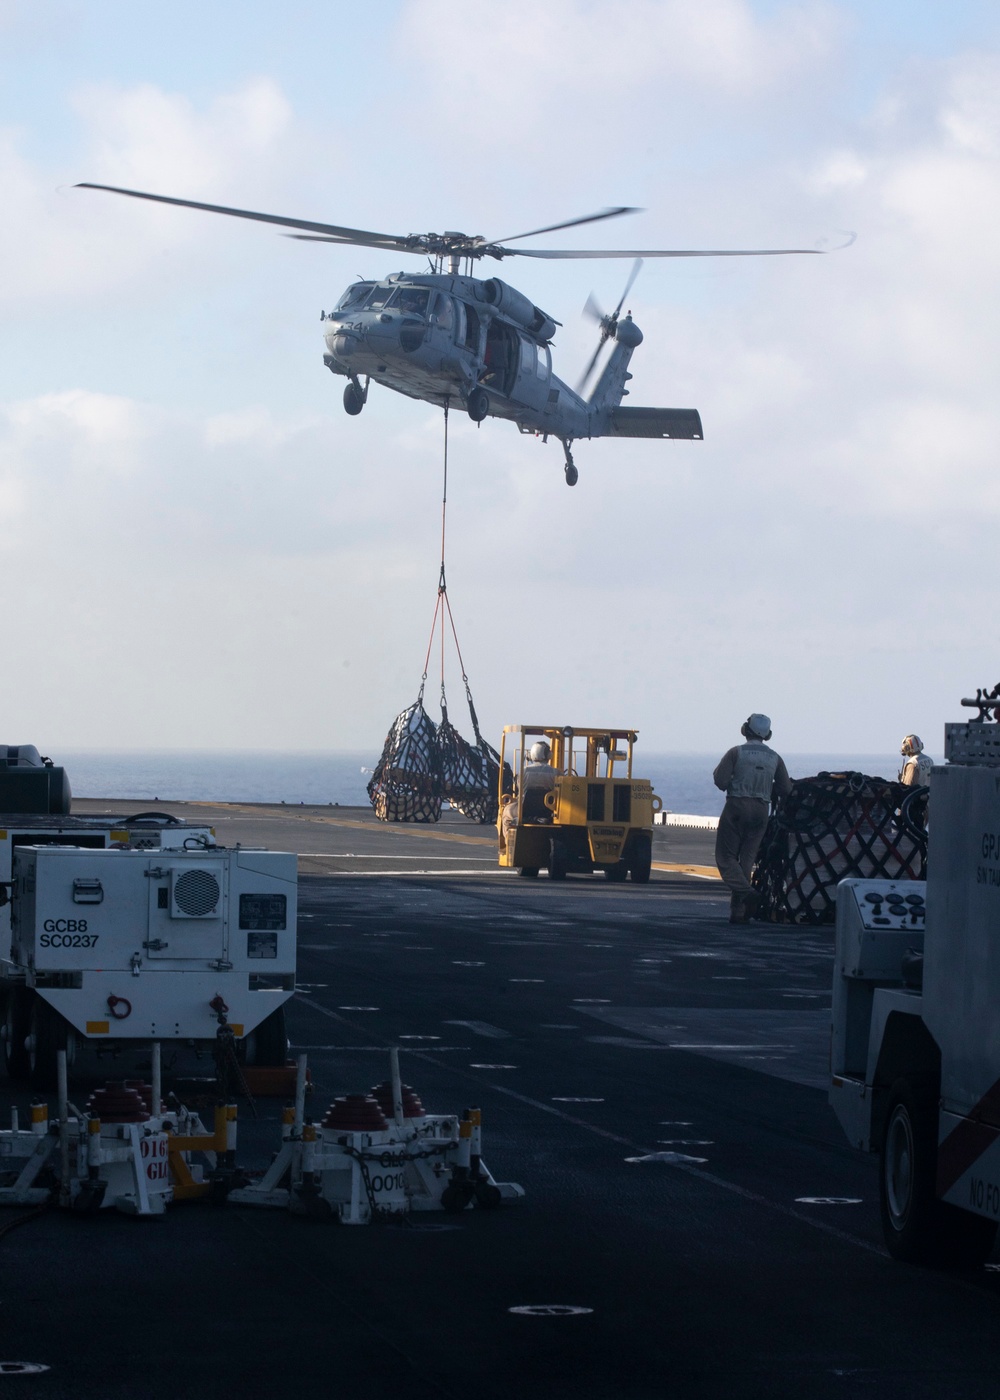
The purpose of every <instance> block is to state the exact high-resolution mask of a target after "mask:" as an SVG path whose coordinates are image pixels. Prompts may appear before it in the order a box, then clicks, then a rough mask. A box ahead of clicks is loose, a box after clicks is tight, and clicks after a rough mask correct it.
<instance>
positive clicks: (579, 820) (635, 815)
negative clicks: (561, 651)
mask: <svg viewBox="0 0 1000 1400" xmlns="http://www.w3.org/2000/svg"><path fill="white" fill-rule="evenodd" d="M636 738H637V735H636V731H635V730H634V729H574V728H572V727H570V726H566V727H565V728H559V727H556V726H554V725H538V724H509V725H507V726H506V727H505V728H504V731H503V738H502V739H501V743H500V793H499V815H498V818H497V833H498V838H499V842H500V864H501V866H503V867H504V868H506V869H511V868H514V869H516V870H517V871H518V873H519V874H520V875H525V876H528V877H532V876H536V875H537V874H538V872H539V870H541V869H542V868H543V867H544V868H545V869H547V870H548V873H549V879H550V880H564V879H565V878H566V876H567V875H571V874H588V875H589V874H591V873H593V872H594V871H595V870H603V872H604V875H605V878H606V879H608V880H612V881H618V880H625V879H626V878H628V877H631V878H632V880H633V881H634V882H635V883H636V884H645V883H646V882H647V881H648V880H649V876H650V871H651V869H652V863H653V813H654V812H658V811H659V810H660V808H661V806H662V805H663V804H662V803H661V801H660V799H659V798H658V797H657V796H656V794H655V793H654V792H653V788H652V785H651V783H650V782H649V780H648V779H646V778H636V777H633V774H632V759H633V751H634V748H635V743H636ZM538 740H544V741H545V742H546V743H547V744H548V745H549V748H550V750H551V758H550V763H551V766H552V768H553V769H554V770H555V778H554V781H553V785H552V788H551V790H550V791H548V792H542V791H539V790H538V789H535V788H531V787H529V788H528V789H527V791H525V790H524V768H525V763H526V761H527V755H528V751H529V749H530V748H531V745H532V743H533V742H535V741H538ZM512 777H513V778H514V786H513V790H512V787H511V778H512ZM522 793H523V797H521V798H519V797H518V794H522ZM512 803H513V804H516V807H514V806H511V804H512ZM508 808H510V813H508V815H507V819H506V821H505V820H504V813H505V811H506V809H508ZM515 812H516V816H514V817H513V818H512V815H511V814H512V813H515Z"/></svg>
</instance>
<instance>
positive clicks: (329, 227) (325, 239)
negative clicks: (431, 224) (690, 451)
mask: <svg viewBox="0 0 1000 1400" xmlns="http://www.w3.org/2000/svg"><path fill="white" fill-rule="evenodd" d="M77 188H78V189H89V190H104V191H106V192H108V193H110V194H120V195H127V196H128V197H129V198H132V199H148V200H153V201H155V202H156V203H159V204H176V205H180V206H182V207H183V208H186V209H200V210H203V211H204V212H206V213H210V214H226V215H229V216H231V217H233V218H237V219H254V220H257V221H258V222H261V223H269V224H277V225H278V226H280V227H283V228H293V229H302V230H305V232H302V233H293V234H287V235H286V237H290V238H298V239H302V240H304V241H306V242H318V243H332V244H335V245H338V246H341V247H351V246H355V247H357V246H360V247H365V248H376V249H380V250H382V251H383V252H389V251H392V252H401V253H410V254H416V255H418V256H421V257H425V258H426V259H427V260H428V263H429V268H430V270H429V272H427V273H417V274H412V273H408V272H396V273H393V274H391V275H390V276H388V277H382V278H373V279H371V280H366V279H360V280H358V281H357V282H354V283H352V284H351V286H349V287H348V288H347V290H346V291H345V292H344V294H343V296H342V297H341V298H340V300H339V301H338V302H337V304H336V306H335V307H334V308H333V310H332V311H321V312H320V320H321V321H322V323H323V328H324V340H325V344H326V353H325V354H324V356H323V363H324V364H325V365H326V367H327V368H328V369H329V370H331V371H332V373H333V374H336V375H342V376H343V377H345V378H346V379H347V381H348V382H347V385H346V386H345V388H344V409H345V410H346V412H347V413H349V414H351V415H352V416H353V415H357V414H359V413H360V412H361V411H362V409H363V408H364V406H365V404H366V403H367V401H368V390H369V387H370V385H371V384H372V383H376V384H382V385H384V386H385V387H386V388H389V389H395V390H396V391H397V392H398V393H400V394H406V395H408V396H409V397H410V398H413V399H419V400H422V401H424V402H426V403H433V404H437V405H438V406H440V407H444V408H447V407H448V406H449V405H450V404H451V403H453V402H457V403H459V404H461V405H462V406H463V407H464V408H465V410H466V412H467V413H468V415H469V417H470V418H471V419H472V421H473V422H474V423H481V422H482V421H483V420H484V419H485V418H487V417H494V418H505V419H508V420H510V421H511V422H513V423H515V424H516V425H517V428H518V430H519V431H520V432H522V433H528V434H532V435H534V436H538V437H541V438H542V440H543V442H546V441H548V439H549V438H550V437H554V438H555V439H557V441H559V442H560V443H561V444H562V447H563V452H564V454H565V467H564V470H565V476H566V482H567V484H568V485H569V486H575V485H576V482H577V480H578V478H579V472H578V469H577V467H576V464H575V462H574V460H573V453H572V450H571V449H572V445H573V443H574V442H575V441H578V440H580V439H584V438H595V437H625V438H681V439H688V440H692V439H694V440H699V441H700V440H701V438H702V437H703V433H702V426H701V416H700V414H699V413H698V410H697V409H694V408H642V407H624V406H623V405H622V399H623V398H626V397H627V396H628V392H629V391H628V388H627V387H626V386H627V384H628V381H629V380H630V379H631V378H632V376H631V374H630V373H629V368H628V366H629V362H630V360H631V358H632V356H633V354H634V353H635V351H636V350H637V349H638V347H639V345H641V343H642V339H643V336H642V332H641V331H640V329H639V327H638V326H637V325H636V324H635V322H634V321H633V320H632V313H631V312H626V314H625V316H624V317H623V316H622V315H621V311H622V307H623V306H624V304H625V299H626V297H627V296H628V294H629V291H630V290H631V288H632V285H633V283H634V281H635V278H636V276H637V275H638V273H639V270H640V268H641V266H642V262H643V259H645V258H717V257H723V258H730V257H779V256H785V255H796V254H816V253H824V252H827V251H832V250H829V249H825V248H752V249H749V248H723V249H718V248H717V249H664V248H657V249H651V250H650V249H647V250H643V251H636V250H631V251H628V250H624V249H590V250H581V249H575V248H574V249H548V248H511V247H509V246H507V245H508V244H510V243H516V242H518V241H519V240H520V239H522V238H535V237H540V236H541V235H542V234H546V233H554V232H556V231H557V230H559V229H566V228H574V227H577V226H578V225H581V224H589V223H598V222H601V221H602V220H605V219H613V218H618V217H619V216H620V215H623V214H634V213H639V212H640V211H639V210H637V209H634V208H632V207H630V206H627V205H620V206H616V207H614V208H608V209H602V210H599V211H598V212H597V213H596V214H587V215H584V216H583V217H581V218H576V219H568V220H565V221H564V222H562V223H558V224H548V225H546V227H544V228H538V229H532V230H531V231H530V232H528V233H519V234H514V235H513V236H512V237H510V238H503V239H495V240H494V239H487V238H484V237H482V236H480V235H476V236H470V235H468V234H464V233H456V232H448V233H441V234H437V233H424V234H405V235H398V234H387V233H375V232H371V231H369V230H365V229H356V228H347V227H343V226H341V225H338V224H326V223H316V222H313V221H310V220H306V219H293V218H286V217H284V216H283V215H278V214H263V213H259V212H257V211H254V210H250V209H232V208H229V207H227V206H225V205H221V204H204V203H201V202H199V201H197V200H193V199H177V198H174V197H173V196H170V195H160V194H150V193H147V192H145V191H142V190H128V189H122V188H120V187H119V186H117V185H98V184H92V183H89V182H86V181H85V182H82V183H81V184H79V185H78V186H77ZM849 241H851V242H853V236H850V239H849ZM841 246H847V245H846V244H845V245H841ZM508 257H525V258H544V259H562V258H632V259H633V264H632V270H631V272H630V274H629V277H628V281H627V283H626V286H625V290H624V292H623V293H622V295H621V298H620V299H619V302H618V305H617V306H616V307H615V309H614V311H612V312H611V313H610V314H605V313H604V312H602V311H601V309H600V307H599V306H598V305H597V303H596V301H595V300H594V298H593V296H591V297H589V298H588V300H587V304H586V307H585V311H586V313H587V314H589V315H590V316H591V317H592V318H593V319H594V320H596V321H597V323H598V325H599V327H600V335H599V339H598V344H597V349H596V350H595V352H594V355H593V357H592V358H591V360H590V363H589V365H588V366H587V369H586V371H585V373H584V375H583V377H582V379H581V380H580V381H579V382H578V384H577V386H576V388H571V387H570V386H569V385H568V384H566V383H564V382H563V381H562V380H561V379H559V378H557V377H556V375H555V374H553V372H552V339H553V337H554V335H555V333H556V328H557V326H559V325H560V324H561V323H560V322H558V321H556V320H555V319H554V318H553V317H552V316H550V315H549V314H548V312H546V311H543V310H542V309H541V308H540V307H538V306H536V305H535V304H534V303H533V302H532V301H531V300H530V298H528V297H526V296H525V295H524V294H523V293H522V292H519V291H518V290H517V289H516V288H515V287H512V286H511V285H510V284H509V283H507V282H503V281H501V279H500V278H499V277H489V278H485V279H481V278H477V277H473V276H472V268H473V265H474V264H475V263H477V262H479V261H480V260H481V259H482V258H492V259H495V260H497V261H500V260H502V259H503V258H508ZM463 264H464V271H463ZM609 341H613V342H614V345H613V348H612V351H611V354H610V357H609V358H608V360H607V363H606V364H605V366H604V369H603V370H602V372H601V374H600V376H599V378H598V380H597V382H596V384H595V386H594V389H593V391H592V393H591V394H590V396H589V397H588V398H584V397H583V393H584V392H585V389H586V385H587V382H588V381H589V379H590V377H591V375H592V374H593V372H594V369H595V368H596V366H597V362H598V360H599V358H600V355H601V352H602V350H603V348H604V346H605V345H606V344H607V342H609Z"/></svg>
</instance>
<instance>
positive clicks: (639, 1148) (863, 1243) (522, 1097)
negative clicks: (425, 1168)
mask: <svg viewBox="0 0 1000 1400" xmlns="http://www.w3.org/2000/svg"><path fill="white" fill-rule="evenodd" d="M299 1001H300V1003H303V1004H304V1005H306V1006H311V1007H312V1008H313V1010H314V1011H319V1012H320V1013H321V1014H322V1015H323V1016H329V1017H330V1019H331V1020H332V1021H341V1022H343V1024H344V1025H348V1026H349V1025H350V1024H351V1023H350V1022H349V1021H348V1020H346V1018H345V1017H343V1016H338V1015H337V1013H336V1012H335V1011H328V1010H327V1008H326V1007H325V1006H321V1005H320V1004H319V1002H318V1001H313V1000H312V998H311V997H299ZM352 1029H353V1028H352ZM384 1048H385V1049H386V1050H388V1049H389V1046H388V1045H387V1046H385V1047H384ZM408 1053H409V1054H410V1055H412V1056H413V1058H414V1059H420V1058H421V1056H422V1055H423V1054H424V1053H425V1052H424V1051H422V1050H410V1051H409V1052H408ZM430 1063H431V1064H433V1061H430ZM448 1068H449V1069H450V1070H451V1072H452V1073H453V1074H458V1075H461V1076H462V1077H463V1078H465V1079H475V1080H477V1081H479V1076H478V1075H476V1074H470V1073H469V1072H468V1070H463V1069H460V1068H459V1067H458V1066H457V1065H449V1066H448ZM480 1082H481V1081H480ZM489 1088H491V1089H492V1090H493V1091H494V1093H497V1094H504V1095H506V1097H507V1098H509V1099H516V1100H517V1102H518V1103H523V1104H527V1105H528V1106H529V1108H537V1109H538V1110H539V1111H540V1112H541V1113H550V1114H551V1115H552V1116H553V1118H561V1119H562V1120H563V1122H564V1123H571V1124H572V1125H573V1127H574V1128H583V1130H584V1131H585V1132H588V1133H592V1134H593V1135H594V1136H595V1137H602V1138H607V1139H608V1140H609V1141H610V1142H617V1143H619V1144H620V1145H621V1146H622V1147H627V1148H629V1150H630V1151H632V1152H639V1153H646V1154H647V1155H649V1153H650V1148H649V1147H648V1146H644V1145H643V1144H641V1143H638V1142H633V1141H632V1139H631V1138H624V1137H621V1136H620V1135H619V1134H618V1133H611V1132H608V1130H607V1129H606V1128H598V1127H596V1126H595V1125H594V1124H593V1123H587V1122H585V1120H584V1119H582V1118H576V1117H575V1116H574V1115H573V1114H572V1113H564V1112H563V1111H562V1109H561V1108H553V1107H552V1105H551V1104H549V1103H542V1102H541V1101H540V1100H539V1099H532V1098H529V1097H528V1095H527V1094H519V1093H518V1092H517V1090H516V1089H508V1088H506V1087H505V1086H504V1085H503V1084H490V1085H489ZM667 1165H669V1166H671V1167H673V1169H674V1171H678V1172H684V1173H686V1174H687V1175H688V1176H693V1177H695V1178H696V1179H697V1180H698V1181H708V1182H710V1183H711V1184H712V1185H713V1186H717V1187H718V1188H719V1190H720V1191H728V1192H729V1193H730V1194H731V1195H733V1196H739V1197H740V1198H741V1200H744V1201H752V1202H753V1204H754V1205H757V1206H765V1207H766V1208H767V1209H768V1210H771V1211H774V1212H775V1214H777V1215H782V1216H785V1217H786V1218H787V1219H789V1220H794V1221H796V1222H797V1223H798V1224H800V1225H806V1226H808V1228H809V1229H810V1230H819V1231H820V1233H821V1234H824V1235H832V1236H833V1237H834V1239H838V1240H841V1241H842V1242H843V1243H844V1244H853V1245H855V1246H856V1247H857V1248H858V1249H863V1250H866V1251H867V1252H868V1253H869V1254H875V1255H877V1256H878V1258H880V1259H887V1258H888V1255H887V1253H886V1251H885V1250H884V1249H881V1248H880V1247H879V1246H878V1245H877V1244H872V1243H871V1242H870V1241H869V1240H862V1239H859V1238H858V1237H857V1235H851V1234H848V1232H847V1231H846V1230H839V1229H838V1228H837V1226H836V1225H830V1224H828V1223H827V1222H826V1221H825V1220H816V1219H815V1218H811V1217H810V1216H808V1215H805V1214H803V1212H802V1211H799V1210H792V1209H791V1207H790V1206H784V1205H781V1204H780V1202H778V1201H770V1200H768V1198H767V1197H766V1196H761V1195H759V1194H758V1193H757V1192H756V1191H750V1190H749V1189H748V1188H747V1187H746V1186H739V1185H738V1184H737V1183H736V1182H735V1181H726V1180H725V1178H724V1177H721V1176H716V1175H715V1173H714V1172H707V1171H703V1170H702V1168H701V1167H694V1166H691V1165H690V1164H689V1163H687V1162H670V1163H668V1164H667Z"/></svg>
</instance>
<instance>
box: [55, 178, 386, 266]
mask: <svg viewBox="0 0 1000 1400" xmlns="http://www.w3.org/2000/svg"><path fill="white" fill-rule="evenodd" d="M76 188H77V189H78V190H106V191H108V193H110V194H124V195H128V196H129V198H130V199H150V200H153V201H154V203H156V204H179V205H180V206H181V207H182V208H184V209H201V210H203V211H204V212H205V213H207V214H229V215H231V216H232V217H233V218H236V219H255V220H256V221H257V222H258V223H262V224H279V225H280V226H281V227H282V228H306V229H312V230H313V232H315V233H324V234H332V235H333V241H335V242H342V243H360V244H362V245H363V246H367V247H369V248H397V249H399V250H400V251H410V243H409V241H408V240H407V239H406V238H403V237H400V236H397V235H396V234H391V233H372V232H371V231H370V230H368V229H361V228H341V227H340V225H339V224H319V223H314V222H312V221H311V220H309V219H286V218H285V217H284V216H283V215H281V214H260V213H258V212H257V211H256V210H253V209H230V208H229V207H228V206H227V205H225V204H202V203H200V202H199V201H198V200H196V199H174V198H173V197H172V196H170V195H165V194H147V193H146V192H145V191H144V190H124V189H121V188H119V186H118V185H94V184H91V183H90V182H89V181H86V180H85V181H82V182H81V183H80V184H78V185H77V186H76Z"/></svg>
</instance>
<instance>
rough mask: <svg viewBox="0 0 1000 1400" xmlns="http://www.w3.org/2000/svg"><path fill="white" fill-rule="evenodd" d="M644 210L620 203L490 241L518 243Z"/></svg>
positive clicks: (639, 212)
mask: <svg viewBox="0 0 1000 1400" xmlns="http://www.w3.org/2000/svg"><path fill="white" fill-rule="evenodd" d="M641 213H642V210H641V209H637V208H635V207H634V206H632V205H629V204H620V205H618V206H616V207H615V208H614V209H601V210H600V211H599V213H597V214H584V215H583V217H582V218H579V219H567V220H566V222H565V223H563V224H547V225H546V226H545V228H533V229H531V231H530V232H529V233H512V234H511V235H510V237H509V238H492V239H490V240H489V242H490V243H516V242H517V240H518V239H519V238H535V237H536V236H537V235H538V234H540V233H555V232H556V231H557V230H558V229H561V228H576V226H577V224H596V223H600V221H601V220H602V219H617V218H618V216H619V214H641Z"/></svg>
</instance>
